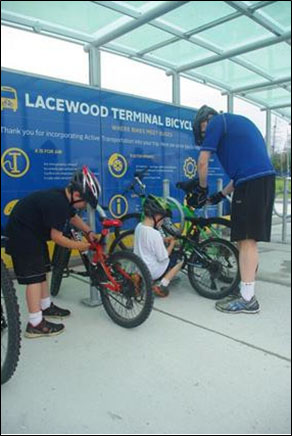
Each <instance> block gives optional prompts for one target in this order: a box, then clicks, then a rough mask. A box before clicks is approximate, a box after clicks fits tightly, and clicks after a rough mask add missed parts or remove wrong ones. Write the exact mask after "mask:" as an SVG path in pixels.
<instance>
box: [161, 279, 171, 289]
mask: <svg viewBox="0 0 292 436" xmlns="http://www.w3.org/2000/svg"><path fill="white" fill-rule="evenodd" d="M169 284H170V281H169V280H167V279H162V280H161V283H160V285H161V286H164V287H165V288H167V286H169Z"/></svg>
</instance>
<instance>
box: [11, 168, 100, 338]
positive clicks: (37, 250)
mask: <svg viewBox="0 0 292 436" xmlns="http://www.w3.org/2000/svg"><path fill="white" fill-rule="evenodd" d="M100 193H101V188H100V184H99V182H98V180H97V179H96V177H95V176H94V174H93V173H92V172H91V171H90V170H89V169H88V168H87V167H83V168H82V169H81V170H78V171H76V173H74V175H73V177H72V179H71V181H70V183H69V185H68V186H67V187H66V188H65V189H50V190H47V191H38V192H34V193H32V194H30V195H28V196H27V197H25V198H23V199H22V200H20V201H19V202H18V203H17V204H16V205H15V207H14V208H13V210H12V213H11V215H10V217H9V220H8V224H7V227H6V234H7V236H8V238H9V240H8V242H7V247H6V251H7V253H8V254H10V255H11V257H12V262H13V267H14V271H15V274H16V278H17V280H18V283H20V284H25V285H26V286H27V287H26V301H27V307H28V311H29V322H28V324H27V327H26V332H25V336H26V337H29V338H35V337H40V336H54V335H57V334H60V333H62V332H63V331H64V325H63V324H53V323H50V322H48V321H46V319H45V318H44V317H45V316H50V317H55V318H58V317H59V318H63V317H66V316H69V315H70V311H69V310H66V309H61V308H59V307H57V306H55V305H54V304H53V303H52V302H51V299H50V295H49V291H48V284H47V278H46V273H47V272H49V271H50V258H49V253H48V247H47V241H48V240H50V239H51V240H53V241H54V242H55V243H56V244H59V245H61V246H62V247H66V248H70V249H77V250H79V251H85V250H87V249H88V248H89V246H90V243H89V242H83V241H73V240H71V239H69V238H67V237H65V236H64V235H63V228H64V226H65V224H66V221H67V220H70V223H71V224H73V225H74V226H76V227H77V228H79V229H80V230H81V231H82V232H83V233H85V234H86V235H87V237H88V239H89V241H93V240H94V238H95V235H94V233H93V232H92V230H91V229H90V227H89V226H88V225H87V224H86V223H85V222H84V221H83V220H82V219H81V218H80V217H79V216H78V215H76V209H84V208H85V207H86V206H87V204H90V206H91V207H93V208H94V209H96V206H97V204H98V199H99V196H100Z"/></svg>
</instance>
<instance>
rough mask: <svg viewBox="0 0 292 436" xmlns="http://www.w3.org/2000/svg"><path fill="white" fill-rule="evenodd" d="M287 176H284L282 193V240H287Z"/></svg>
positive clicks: (284, 241)
mask: <svg viewBox="0 0 292 436" xmlns="http://www.w3.org/2000/svg"><path fill="white" fill-rule="evenodd" d="M288 196H289V194H288V177H285V178H284V193H283V218H282V242H283V243H284V244H286V242H287V221H288V201H289V198H288Z"/></svg>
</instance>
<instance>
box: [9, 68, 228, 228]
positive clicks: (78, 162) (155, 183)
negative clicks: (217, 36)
mask: <svg viewBox="0 0 292 436" xmlns="http://www.w3.org/2000/svg"><path fill="white" fill-rule="evenodd" d="M1 78H2V80H1V82H2V86H1V172H2V198H1V219H2V224H4V225H5V222H6V220H7V216H8V215H9V213H10V211H11V209H12V207H13V206H14V204H15V203H16V201H18V200H19V199H20V198H22V197H23V196H25V195H27V194H28V193H30V192H32V191H35V190H39V189H47V188H50V187H52V186H66V184H67V183H68V181H69V179H70V177H71V175H72V173H73V172H74V170H75V169H76V168H78V167H80V166H82V165H88V166H89V167H90V168H91V169H92V170H93V171H94V172H95V174H96V175H97V177H98V178H99V179H100V181H101V185H102V188H103V198H102V204H103V205H107V206H109V209H110V212H111V214H112V215H113V216H114V217H121V216H122V215H124V214H125V213H127V212H133V211H135V210H138V209H139V207H140V202H139V199H138V198H137V197H136V196H133V195H131V194H129V193H128V194H126V193H125V191H126V188H127V187H128V186H129V184H130V183H131V181H132V179H133V177H134V173H135V171H139V170H143V169H145V168H148V171H147V174H146V176H145V179H144V182H145V184H146V185H147V192H149V193H153V194H156V195H162V187H163V180H164V179H168V180H169V181H170V187H171V195H172V196H174V197H176V198H178V199H180V200H182V193H180V192H179V191H178V190H177V189H176V188H175V184H176V182H177V181H179V180H186V179H191V178H193V177H194V176H195V174H196V170H197V158H198V153H199V149H197V148H196V147H195V146H194V142H193V134H192V121H193V119H194V116H195V111H192V110H189V109H184V108H179V107H176V106H173V105H170V104H164V103H160V102H155V101H149V100H146V99H142V98H136V97H132V96H127V95H120V94H116V93H113V92H105V91H100V90H97V89H94V88H91V87H86V86H77V85H72V84H67V83H65V82H58V81H55V80H48V79H43V78H39V77H31V76H28V75H25V74H17V73H13V72H8V71H2V72H1ZM210 171H211V176H210V180H209V182H210V187H211V191H215V190H216V180H217V178H218V177H224V173H223V171H222V169H221V167H220V165H219V163H218V161H217V158H212V162H211V166H210Z"/></svg>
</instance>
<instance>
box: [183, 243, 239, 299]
mask: <svg viewBox="0 0 292 436" xmlns="http://www.w3.org/2000/svg"><path fill="white" fill-rule="evenodd" d="M216 245H217V246H218V245H219V246H221V248H222V249H223V248H224V249H225V253H226V254H227V253H229V254H230V255H232V257H233V262H235V267H234V271H233V275H232V276H231V277H228V274H227V273H228V270H227V268H228V267H226V269H223V268H224V266H223V264H221V266H220V265H218V263H219V264H220V262H218V261H215V260H214V264H215V263H216V262H217V263H216V264H215V266H216V268H217V269H218V272H217V273H218V277H216V279H219V280H220V281H221V283H222V285H221V287H220V288H219V289H218V288H217V287H216V282H215V278H214V276H213V277H212V272H210V270H208V269H207V268H204V267H202V266H200V265H198V269H199V270H204V271H205V277H204V280H200V279H199V277H200V276H199V274H198V273H196V274H195V271H194V269H195V266H194V265H195V264H196V262H198V257H197V255H196V253H195V252H194V253H193V255H192V256H191V259H190V261H189V265H188V276H189V280H190V283H191V285H192V287H193V288H194V289H195V290H196V291H197V292H198V293H199V294H200V295H202V296H203V297H205V298H210V299H212V300H218V299H221V298H224V297H226V296H227V295H229V294H231V293H232V292H233V291H234V290H235V289H236V288H237V287H238V285H239V282H240V272H239V254H238V250H237V248H236V247H235V246H234V245H233V244H232V243H231V242H228V241H226V240H225V239H219V238H218V239H207V240H205V241H203V242H201V243H200V244H199V245H198V248H199V249H200V250H201V251H205V252H206V251H207V248H208V247H209V248H213V250H215V247H216ZM223 253H224V251H223ZM209 255H210V254H209ZM225 262H226V264H227V265H228V263H229V264H230V260H229V259H226V258H225ZM220 268H221V272H220ZM224 273H225V275H224ZM209 279H210V286H208V283H209ZM214 287H215V289H214Z"/></svg>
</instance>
